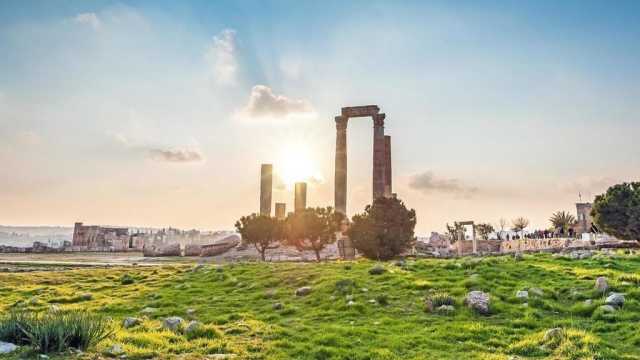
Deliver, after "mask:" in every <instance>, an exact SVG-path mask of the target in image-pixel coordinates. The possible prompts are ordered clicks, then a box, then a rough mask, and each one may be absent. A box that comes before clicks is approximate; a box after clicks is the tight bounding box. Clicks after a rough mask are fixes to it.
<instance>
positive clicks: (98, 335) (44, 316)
mask: <svg viewBox="0 0 640 360" xmlns="http://www.w3.org/2000/svg"><path fill="white" fill-rule="evenodd" d="M111 334H113V331H112V329H111V326H110V323H109V321H107V320H106V319H105V318H103V317H101V316H96V315H92V314H90V313H87V312H85V311H82V310H74V311H49V312H47V313H41V314H37V313H27V314H16V313H10V314H8V315H6V316H4V317H2V318H0V337H1V339H2V340H3V341H10V342H14V341H15V342H16V343H19V344H26V345H30V346H33V347H34V348H36V349H37V350H38V351H39V352H43V353H49V352H61V351H64V350H66V349H67V348H70V347H73V348H76V349H81V350H85V349H87V348H89V347H91V346H93V345H95V344H97V343H99V342H100V341H102V340H103V339H105V338H107V337H108V336H110V335H111Z"/></svg>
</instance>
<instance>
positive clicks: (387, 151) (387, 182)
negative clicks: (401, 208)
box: [384, 135, 393, 197]
mask: <svg viewBox="0 0 640 360" xmlns="http://www.w3.org/2000/svg"><path fill="white" fill-rule="evenodd" d="M384 166H385V167H384V172H385V173H384V196H386V197H391V194H393V189H392V187H391V136H389V135H385V136H384Z"/></svg>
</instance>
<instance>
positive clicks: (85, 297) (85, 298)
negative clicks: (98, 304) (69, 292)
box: [80, 293, 93, 301]
mask: <svg viewBox="0 0 640 360" xmlns="http://www.w3.org/2000/svg"><path fill="white" fill-rule="evenodd" d="M91 299H93V295H92V294H91V293H84V294H82V295H80V300H82V301H89V300H91Z"/></svg>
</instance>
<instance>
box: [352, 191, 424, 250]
mask: <svg viewBox="0 0 640 360" xmlns="http://www.w3.org/2000/svg"><path fill="white" fill-rule="evenodd" d="M415 227H416V211H415V210H413V209H411V210H408V209H407V208H406V206H405V205H404V203H403V202H402V201H401V200H399V199H397V198H395V197H394V198H378V199H376V200H375V201H374V202H373V204H372V205H367V207H366V208H365V209H364V213H362V214H357V215H354V216H353V218H352V223H351V226H350V227H349V229H348V230H347V235H348V236H349V238H350V239H351V241H352V242H353V245H354V247H355V248H356V249H358V251H360V252H361V253H362V254H363V255H364V256H366V257H368V258H370V259H378V260H388V259H391V258H393V257H394V256H397V255H399V254H401V253H402V252H403V251H406V250H408V249H409V248H411V247H412V246H413V244H414V243H415V236H414V232H413V231H414V229H415Z"/></svg>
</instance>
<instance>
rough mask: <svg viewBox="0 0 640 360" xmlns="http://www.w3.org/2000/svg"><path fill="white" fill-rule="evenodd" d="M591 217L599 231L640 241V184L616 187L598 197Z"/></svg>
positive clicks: (634, 183) (620, 237)
mask: <svg viewBox="0 0 640 360" xmlns="http://www.w3.org/2000/svg"><path fill="white" fill-rule="evenodd" d="M591 216H593V221H594V223H595V224H596V226H597V227H598V229H599V230H601V231H604V232H605V233H607V234H610V235H613V236H615V237H617V238H619V239H624V240H639V241H640V182H632V183H622V184H618V185H614V186H612V187H610V188H609V189H608V190H607V192H606V193H604V194H602V195H598V196H596V200H595V202H594V204H593V210H592V212H591Z"/></svg>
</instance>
